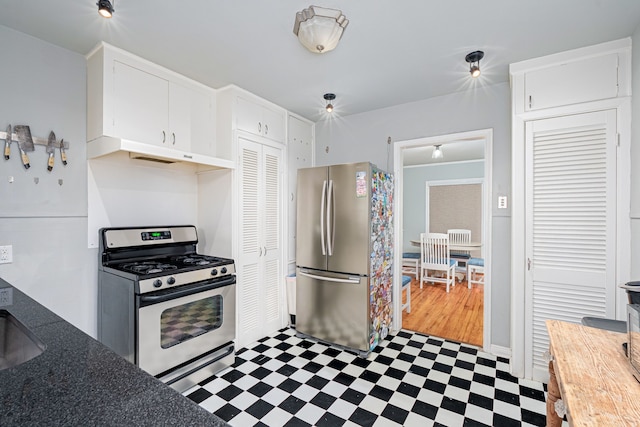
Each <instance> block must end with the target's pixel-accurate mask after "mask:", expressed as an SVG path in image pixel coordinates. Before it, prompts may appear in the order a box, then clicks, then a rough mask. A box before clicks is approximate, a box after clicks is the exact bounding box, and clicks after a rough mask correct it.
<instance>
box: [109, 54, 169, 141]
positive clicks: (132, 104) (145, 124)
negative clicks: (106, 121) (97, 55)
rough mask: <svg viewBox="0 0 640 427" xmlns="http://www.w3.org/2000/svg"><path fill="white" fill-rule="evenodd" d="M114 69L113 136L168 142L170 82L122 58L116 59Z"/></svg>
mask: <svg viewBox="0 0 640 427" xmlns="http://www.w3.org/2000/svg"><path fill="white" fill-rule="evenodd" d="M113 72H114V76H113V78H114V104H113V106H114V111H113V118H114V119H113V120H114V123H113V129H114V135H113V136H117V137H120V138H122V139H130V140H133V141H138V142H144V143H147V144H156V145H163V144H164V145H166V143H167V141H168V135H167V134H166V132H167V129H168V121H169V82H168V81H167V80H164V79H161V78H159V77H157V76H154V75H153V74H149V73H146V72H144V71H141V70H138V69H136V68H134V67H131V66H129V65H126V64H123V63H121V62H119V61H115V62H114V68H113ZM163 141H164V142H163Z"/></svg>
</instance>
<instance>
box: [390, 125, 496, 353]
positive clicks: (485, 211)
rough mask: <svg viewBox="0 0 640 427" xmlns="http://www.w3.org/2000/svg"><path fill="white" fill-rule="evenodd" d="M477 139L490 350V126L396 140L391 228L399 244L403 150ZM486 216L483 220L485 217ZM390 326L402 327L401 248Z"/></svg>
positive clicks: (396, 253)
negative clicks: (480, 152)
mask: <svg viewBox="0 0 640 427" xmlns="http://www.w3.org/2000/svg"><path fill="white" fill-rule="evenodd" d="M470 139H476V140H478V139H480V140H483V141H484V189H485V191H483V200H482V217H483V224H482V227H483V228H482V233H483V235H484V242H485V245H484V247H483V252H482V253H483V254H484V262H485V273H484V274H485V283H487V284H489V285H488V286H487V285H485V289H484V313H483V320H484V323H483V331H482V334H483V336H482V347H483V350H485V351H489V350H490V348H491V299H492V298H491V288H492V286H491V252H492V250H491V241H492V236H491V229H492V218H493V216H492V214H491V205H492V197H493V188H492V176H493V129H492V128H489V129H479V130H474V131H468V132H460V133H452V134H447V135H439V136H431V137H422V138H416V139H410V140H404V141H398V142H396V143H394V145H393V175H394V177H395V183H396V185H395V198H394V206H393V209H394V212H395V215H394V216H393V227H394V229H393V230H394V231H393V234H394V247H395V248H396V249H397V248H401V247H402V229H403V224H402V215H401V214H400V212H401V211H402V206H403V164H402V163H403V150H405V149H408V148H415V147H428V146H434V145H436V144H442V145H446V144H448V143H453V142H460V141H463V140H470ZM484 219H486V220H484ZM393 258H394V259H393V265H394V267H393V277H394V279H393V312H394V313H396V315H395V316H393V329H394V330H396V331H398V330H400V329H402V273H401V266H402V251H401V250H400V251H398V250H395V251H394V254H393Z"/></svg>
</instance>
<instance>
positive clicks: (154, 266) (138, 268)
mask: <svg viewBox="0 0 640 427" xmlns="http://www.w3.org/2000/svg"><path fill="white" fill-rule="evenodd" d="M121 268H122V269H123V270H126V271H130V272H132V273H136V274H153V273H161V272H163V271H169V270H176V269H177V268H178V267H176V266H175V265H171V264H165V263H161V262H155V261H141V262H132V263H128V264H123V265H122V267H121Z"/></svg>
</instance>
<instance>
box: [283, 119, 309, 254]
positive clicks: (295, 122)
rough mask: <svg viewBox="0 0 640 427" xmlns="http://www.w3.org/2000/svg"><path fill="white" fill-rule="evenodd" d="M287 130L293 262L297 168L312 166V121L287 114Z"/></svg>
mask: <svg viewBox="0 0 640 427" xmlns="http://www.w3.org/2000/svg"><path fill="white" fill-rule="evenodd" d="M287 127H288V132H287V154H288V157H289V158H288V160H287V173H288V176H289V184H288V185H289V191H288V195H287V211H288V214H289V222H288V227H289V230H288V233H287V235H288V252H289V253H288V257H287V261H288V262H289V263H290V264H294V263H295V260H296V223H297V219H296V207H297V206H296V205H297V202H298V201H297V189H296V187H297V178H298V169H300V168H308V167H311V166H313V148H314V141H313V123H311V122H307V121H303V120H300V119H299V118H297V117H294V116H291V115H290V116H289V120H288V125H287Z"/></svg>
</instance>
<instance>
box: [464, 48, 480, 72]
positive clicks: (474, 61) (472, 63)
mask: <svg viewBox="0 0 640 427" xmlns="http://www.w3.org/2000/svg"><path fill="white" fill-rule="evenodd" d="M483 57H484V52H483V51H481V50H476V51H475V52H471V53H469V54H468V55H467V56H465V58H464V60H465V61H467V62H468V63H469V72H470V73H471V77H474V78H475V77H478V76H479V75H480V60H481V59H482V58H483Z"/></svg>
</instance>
